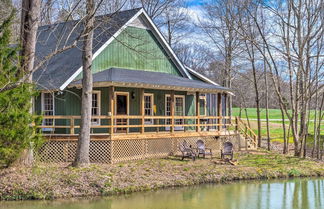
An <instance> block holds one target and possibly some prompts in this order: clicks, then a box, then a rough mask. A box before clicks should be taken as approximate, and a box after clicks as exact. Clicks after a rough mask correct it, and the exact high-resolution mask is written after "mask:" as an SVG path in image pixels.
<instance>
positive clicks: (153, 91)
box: [39, 69, 244, 163]
mask: <svg viewBox="0 0 324 209" xmlns="http://www.w3.org/2000/svg"><path fill="white" fill-rule="evenodd" d="M93 78H94V87H93V101H92V120H91V142H90V158H91V161H92V162H105V163H114V162H120V161H125V160H133V159H143V158H148V157H162V156H167V155H170V154H174V153H175V152H177V151H178V148H177V147H178V144H179V143H181V142H182V141H183V140H186V141H188V142H189V143H190V144H192V145H193V146H194V145H195V142H196V141H197V140H198V139H202V140H204V141H205V142H206V143H207V145H208V146H210V147H213V148H214V149H215V151H219V150H220V149H221V144H222V142H223V141H224V140H233V143H235V144H237V146H236V147H237V148H238V149H240V147H241V143H244V142H241V141H240V139H239V138H238V137H237V136H238V135H237V124H236V123H235V122H234V123H233V121H234V120H233V121H232V118H231V117H230V116H227V115H226V112H227V111H226V106H227V105H226V101H227V99H226V97H227V96H228V94H229V93H230V92H229V90H228V89H226V88H224V87H221V86H217V85H213V84H208V83H204V82H201V81H198V80H189V79H186V78H181V77H178V76H173V75H169V74H165V73H156V72H144V71H134V70H125V69H109V70H106V71H102V72H100V73H96V74H94V75H93ZM42 95H43V96H42V97H43V98H42V99H41V101H42V102H44V101H45V100H44V97H46V96H44V94H42ZM58 97H59V98H57V101H56V99H55V98H53V99H52V100H55V101H56V103H55V102H53V110H55V111H52V112H50V114H46V113H48V111H47V112H46V111H43V112H44V113H45V114H44V116H43V124H42V125H41V126H39V128H40V129H41V130H42V132H43V134H44V136H45V137H46V138H47V139H48V141H47V142H46V144H45V146H43V147H42V149H41V150H40V156H41V157H40V158H41V159H42V160H43V161H58V162H61V161H64V162H65V161H72V160H73V157H74V155H75V151H76V145H77V140H78V133H79V130H80V118H81V116H80V108H81V107H80V103H81V102H80V100H77V99H76V98H80V97H81V81H80V80H79V81H75V82H73V83H72V84H71V85H70V86H69V87H68V89H67V90H66V91H64V92H62V93H61V94H60V95H58ZM62 101H64V102H62ZM54 103H55V104H54ZM42 106H51V105H48V104H42ZM53 159H54V160H53Z"/></svg>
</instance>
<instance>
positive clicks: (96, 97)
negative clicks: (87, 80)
mask: <svg viewBox="0 0 324 209" xmlns="http://www.w3.org/2000/svg"><path fill="white" fill-rule="evenodd" d="M100 102H101V101H100V91H92V107H91V115H92V116H99V115H100ZM91 124H92V125H100V119H99V118H92V119H91Z"/></svg>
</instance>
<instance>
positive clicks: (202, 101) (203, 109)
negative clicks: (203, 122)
mask: <svg viewBox="0 0 324 209" xmlns="http://www.w3.org/2000/svg"><path fill="white" fill-rule="evenodd" d="M199 113H200V115H201V116H206V115H207V102H206V95H205V94H201V95H200V96H199Z"/></svg>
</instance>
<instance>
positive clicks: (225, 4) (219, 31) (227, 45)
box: [199, 0, 240, 115]
mask: <svg viewBox="0 0 324 209" xmlns="http://www.w3.org/2000/svg"><path fill="white" fill-rule="evenodd" d="M237 8H238V2H236V1H234V0H230V1H227V0H221V1H207V3H206V5H205V6H204V11H205V19H203V20H201V21H200V24H199V26H200V28H201V29H202V30H203V31H204V33H205V34H206V35H207V37H208V42H209V43H208V44H209V45H211V44H213V46H214V47H215V49H216V50H217V51H218V53H219V54H220V55H221V56H222V58H223V62H224V72H225V73H226V75H225V77H226V78H225V80H224V81H223V83H222V84H223V85H224V86H226V87H229V88H231V87H232V79H233V75H232V74H233V68H234V66H233V65H234V59H235V56H236V53H238V51H237V50H238V47H239V45H240V41H239V37H238V36H237V33H236V31H235V27H237V26H236V25H235V24H236V22H237V20H235V19H236V18H237V11H238V10H237ZM228 104H229V108H228V115H232V96H229V97H228Z"/></svg>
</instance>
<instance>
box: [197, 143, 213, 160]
mask: <svg viewBox="0 0 324 209" xmlns="http://www.w3.org/2000/svg"><path fill="white" fill-rule="evenodd" d="M196 144H197V156H198V157H199V156H200V155H202V156H203V157H204V158H205V157H206V155H210V157H213V153H212V150H211V149H210V148H206V146H205V143H204V141H203V140H200V139H199V140H198V141H197V142H196Z"/></svg>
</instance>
